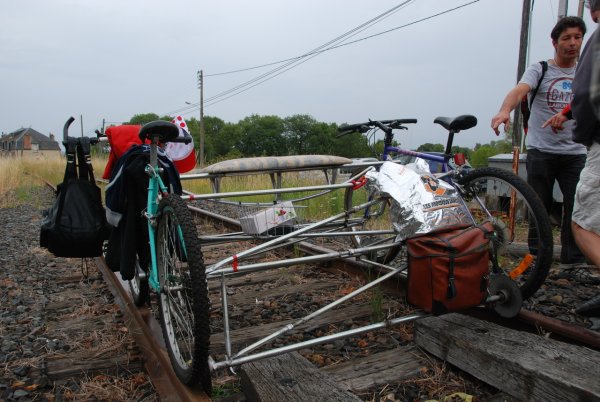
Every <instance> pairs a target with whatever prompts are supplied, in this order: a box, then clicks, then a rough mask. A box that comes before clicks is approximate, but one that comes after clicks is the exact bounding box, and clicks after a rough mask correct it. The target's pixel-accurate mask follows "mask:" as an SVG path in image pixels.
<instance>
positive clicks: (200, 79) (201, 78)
mask: <svg viewBox="0 0 600 402" xmlns="http://www.w3.org/2000/svg"><path fill="white" fill-rule="evenodd" d="M198 88H199V89H200V167H201V168H202V167H204V75H203V73H202V70H200V71H198Z"/></svg>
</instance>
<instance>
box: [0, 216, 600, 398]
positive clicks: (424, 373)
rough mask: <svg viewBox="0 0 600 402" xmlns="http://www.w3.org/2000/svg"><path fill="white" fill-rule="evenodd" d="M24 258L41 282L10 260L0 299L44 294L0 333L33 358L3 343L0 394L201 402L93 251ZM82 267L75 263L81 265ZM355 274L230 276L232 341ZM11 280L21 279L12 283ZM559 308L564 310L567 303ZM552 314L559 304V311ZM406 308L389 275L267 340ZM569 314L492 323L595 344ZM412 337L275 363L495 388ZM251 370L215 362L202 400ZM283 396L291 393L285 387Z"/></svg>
mask: <svg viewBox="0 0 600 402" xmlns="http://www.w3.org/2000/svg"><path fill="white" fill-rule="evenodd" d="M13 212H15V211H13ZM214 218H215V217H213V218H211V220H207V219H204V218H203V219H199V220H198V221H197V224H198V229H199V233H202V232H203V231H204V230H203V226H202V225H210V226H211V230H214V226H215V225H218V224H216V223H215V222H214V220H212V219H214ZM230 223H231V222H230ZM37 228H39V225H38V226H35V222H33V223H32V224H31V227H30V228H29V230H31V231H32V233H33V234H34V236H33V238H35V235H37ZM30 237H31V236H30ZM30 242H31V239H30ZM29 248H30V249H31V244H30V245H29ZM34 248H35V247H34ZM309 248H310V247H309V246H306V247H304V246H302V247H296V248H294V249H293V250H291V251H290V255H294V253H306V252H309V250H308V249H309ZM230 251H231V250H227V252H230ZM223 252H224V250H223V248H220V247H212V248H210V247H207V248H205V250H204V254H205V259H207V260H209V261H210V260H211V259H214V258H218V257H219V256H220V255H221V254H222V253H223ZM21 253H22V254H23V253H25V250H23V251H21ZM272 258H285V256H280V255H279V256H272ZM30 260H32V261H33V260H35V261H36V263H37V265H36V266H35V268H36V269H37V271H38V272H40V275H42V276H43V278H38V277H36V276H35V275H33V276H32V275H30V278H29V279H27V275H25V277H23V278H21V279H19V278H20V277H19V275H17V274H18V273H19V272H18V268H15V270H16V271H15V272H14V273H13V274H14V275H13V276H6V277H5V278H3V279H2V282H1V283H0V284H1V285H2V286H0V291H2V297H3V299H2V300H5V299H6V300H9V297H10V294H13V295H14V293H15V292H16V291H17V290H18V291H20V292H26V293H27V297H29V298H31V300H37V299H36V297H38V296H43V297H45V298H47V299H48V301H47V302H43V303H41V304H43V305H44V306H45V307H44V309H43V313H42V316H43V317H44V318H43V319H41V320H35V319H31V320H30V321H27V320H25V318H24V317H23V318H21V319H20V321H19V319H15V321H14V322H13V323H12V324H9V325H8V326H5V327H3V328H2V329H1V330H0V331H1V332H0V335H2V336H3V339H5V338H6V336H5V335H6V334H9V335H10V336H11V339H17V338H18V336H16V335H15V336H13V335H12V332H11V331H16V328H17V327H18V326H21V327H23V328H24V330H23V331H20V332H19V334H20V335H22V336H21V337H22V338H23V339H33V340H34V342H33V344H35V342H36V340H37V341H38V342H39V343H38V344H36V345H37V348H33V347H32V349H33V350H32V354H33V356H29V354H27V353H21V355H19V356H17V354H18V353H17V352H15V353H13V355H14V356H13V355H11V354H10V353H11V352H9V353H5V352H4V349H5V344H6V342H4V341H3V354H2V355H1V356H3V357H4V361H3V362H2V363H3V366H2V367H0V368H3V369H4V373H5V374H3V376H2V377H0V400H2V398H4V399H6V400H18V398H28V397H34V396H35V397H38V398H41V399H43V398H46V399H47V400H57V399H60V398H62V399H74V400H80V399H85V398H84V396H85V395H86V394H85V392H88V393H91V395H95V397H96V398H97V399H103V398H102V397H98V395H100V394H98V392H100V391H102V390H108V389H109V388H111V387H114V389H113V392H116V391H117V390H118V389H120V390H121V391H124V394H123V395H125V396H124V397H123V398H116V399H119V400H147V401H151V400H207V397H206V396H205V395H203V394H202V393H201V392H199V391H196V390H191V389H189V388H186V387H181V385H180V384H178V382H177V380H175V379H174V378H173V377H172V376H171V375H170V374H169V372H170V364H169V363H168V358H166V354H165V352H164V350H163V349H162V346H161V342H162V337H161V335H160V330H159V329H158V324H157V323H156V322H155V320H154V314H153V312H152V311H150V310H149V309H147V308H141V309H138V308H135V306H133V303H132V302H131V300H130V299H129V296H128V290H127V288H126V287H124V284H123V283H122V282H120V281H119V280H118V279H117V276H118V274H117V275H115V274H113V273H112V272H110V271H108V270H107V269H106V267H105V266H104V264H103V260H102V259H95V260H93V261H88V264H87V266H86V267H82V265H81V264H82V262H81V260H66V259H65V260H64V261H57V260H55V259H53V258H51V257H50V256H48V255H45V256H44V253H43V251H41V250H39V249H38V250H34V251H33V252H32V255H31V256H30ZM58 260H63V259H58ZM81 268H84V269H83V271H81ZM11 272H12V271H11ZM364 273H365V270H363V269H361V268H357V267H356V266H354V265H353V264H352V263H351V262H349V261H346V262H342V263H332V264H328V265H323V264H317V265H306V266H301V267H289V268H284V269H282V270H279V271H277V272H273V273H268V274H265V273H253V274H248V275H246V276H243V277H238V278H234V279H231V280H229V281H228V282H227V293H228V301H229V302H228V305H229V307H230V313H231V317H232V322H231V323H230V325H231V331H232V335H233V336H232V339H233V340H234V345H233V346H234V347H236V346H238V345H246V344H248V343H250V342H252V341H253V340H255V339H257V337H259V336H260V335H262V334H265V333H266V332H267V331H269V330H273V329H274V328H279V327H281V326H282V325H284V324H285V323H287V322H289V321H290V320H295V319H297V318H298V317H299V316H300V315H305V314H306V312H307V311H311V310H313V309H316V308H318V307H319V306H322V305H323V304H324V303H327V302H329V301H331V300H335V299H338V298H339V297H340V296H343V295H345V294H348V293H349V292H351V291H352V289H355V288H356V287H357V286H359V284H360V283H362V282H363V281H364V278H363V277H361V274H364ZM100 275H102V276H103V279H101V278H100ZM10 278H14V280H13V279H10ZM19 280H22V281H23V283H17V281H19ZM15 283H17V284H16V285H15ZM25 284H31V288H30V289H29V288H27V289H25V288H26V286H25ZM17 287H18V288H19V289H17ZM46 287H47V288H48V289H50V288H52V292H51V293H49V292H50V291H49V290H48V289H45V288H46ZM219 290H220V284H219V283H217V282H213V281H211V282H210V283H209V294H210V296H211V301H212V309H211V315H212V319H211V331H212V334H213V335H212V337H211V354H213V355H215V356H220V355H222V354H223V352H224V350H225V345H224V342H223V336H222V333H221V332H222V325H221V322H220V321H219V318H218V316H219V314H218V313H219V309H220V308H221V306H220V301H219V300H220V299H219V297H218V291H219ZM11 292H12V293H11ZM36 294H37V295H38V296H36ZM88 297H91V298H92V299H93V301H91V300H89V299H88ZM550 298H551V297H550ZM536 304H537V305H539V304H540V302H539V301H538V302H536ZM563 310H564V311H567V312H568V309H565V308H563ZM563 310H560V311H561V314H562V313H563V312H564V311H563ZM410 312H412V310H411V309H410V307H408V306H406V305H405V303H404V300H403V296H402V283H401V282H399V281H396V282H394V283H390V284H388V285H386V286H382V287H380V288H377V289H374V290H373V291H372V292H371V293H370V294H366V295H364V296H361V297H360V298H359V299H358V300H356V301H355V302H354V303H352V304H351V305H348V306H343V307H341V308H340V309H336V310H333V311H332V312H331V313H330V314H329V315H325V316H322V317H320V318H319V320H317V321H314V322H310V323H308V324H306V325H305V326H304V327H302V328H299V330H298V331H295V332H293V333H291V334H288V335H286V336H287V338H288V339H278V340H276V341H275V344H274V345H273V346H275V347H278V346H282V345H284V344H285V342H286V341H287V340H294V341H297V340H301V339H310V338H312V337H316V336H322V335H327V334H328V333H329V332H330V331H333V330H336V331H338V330H340V329H342V330H344V329H352V328H353V327H356V326H358V325H362V324H363V323H368V322H370V321H371V320H372V319H373V318H381V316H382V315H383V316H384V317H387V316H391V315H405V314H407V313H410ZM24 313H25V312H24ZM473 314H474V315H477V316H479V317H480V318H483V319H488V320H491V318H490V317H489V315H487V314H486V313H485V312H481V311H479V310H476V311H475V312H474V313H473ZM5 316H7V314H5V313H4V312H0V318H3V317H5ZM579 321H581V320H580V319H579ZM4 322H5V321H3V323H4ZM573 322H575V323H576V324H573V323H569V322H566V321H565V320H556V319H552V318H549V317H544V316H542V315H540V314H539V313H536V312H527V311H524V312H522V313H521V315H520V316H519V320H511V321H510V322H500V323H501V324H503V325H511V326H513V327H515V326H516V327H517V329H518V330H529V331H532V330H533V331H537V332H538V333H541V334H543V335H546V336H545V337H540V342H544V341H545V339H546V337H549V336H548V334H552V336H559V337H560V338H561V339H562V340H566V341H567V342H572V343H577V344H579V345H585V346H586V347H588V348H592V349H596V350H598V349H600V341H599V339H600V337H599V336H598V333H597V332H596V331H590V330H588V329H586V328H584V326H583V325H587V326H593V324H594V323H593V322H592V323H591V325H590V322H578V319H574V320H573ZM413 334H414V330H413V326H412V324H407V325H402V326H396V327H391V328H383V329H379V330H376V331H372V332H368V333H366V334H361V335H356V336H352V337H349V338H348V339H345V340H336V341H332V342H330V343H326V344H323V345H320V346H313V347H310V348H307V349H303V350H301V351H299V353H298V354H293V355H287V356H288V357H285V356H286V355H284V356H283V357H282V358H281V359H282V361H284V362H285V361H286V360H287V359H288V358H290V359H291V357H290V356H292V357H293V358H294V359H299V360H298V361H308V362H310V363H311V364H312V365H313V366H314V367H316V368H317V369H318V371H319V373H320V375H322V376H323V377H325V378H332V379H333V381H334V382H335V383H337V384H338V385H339V387H340V388H343V389H348V390H350V391H351V393H352V394H353V395H356V396H358V397H359V398H360V399H362V400H369V401H379V400H384V399H385V398H388V399H389V400H419V399H431V398H434V399H435V398H440V397H442V396H444V395H450V394H454V393H457V392H463V393H465V394H469V395H473V396H475V397H477V398H479V400H485V399H487V398H491V397H493V396H494V395H496V394H498V393H499V391H498V389H497V388H494V387H491V386H489V385H487V384H486V383H484V382H482V381H479V380H477V379H475V378H474V377H472V376H471V375H468V374H464V373H462V372H461V371H460V370H457V369H455V368H453V367H452V366H450V365H448V364H446V363H444V362H443V361H442V360H439V359H436V358H434V357H432V356H431V355H429V354H427V353H425V352H424V351H423V350H421V349H419V348H418V347H417V346H416V345H415V343H414V338H413ZM108 339H111V340H110V341H109V340H108ZM107 342H108V344H107ZM42 343H44V344H42ZM24 344H25V343H24V341H23V343H20V342H14V345H13V347H14V348H15V349H19V348H20V350H21V351H22V350H27V349H24V347H23V345H24ZM28 359H29V360H28ZM274 360H276V359H269V361H270V362H271V364H274V363H272V361H274ZM293 361H296V360H293ZM277 364H283V363H281V362H279V363H277ZM297 364H298V365H300V364H301V363H297ZM277 367H280V366H277ZM261 370H263V373H264V370H265V368H264V366H261V364H260V362H258V363H256V364H255V363H251V364H247V365H245V366H243V367H242V368H240V369H236V373H235V374H233V373H231V372H230V371H228V370H225V369H221V370H218V371H217V372H215V373H214V376H213V383H214V387H215V393H214V394H213V398H214V399H215V400H218V399H223V400H228V401H233V400H245V399H246V395H244V392H246V393H247V392H248V389H249V387H250V389H252V387H258V385H257V383H256V380H255V379H253V378H252V376H253V375H254V376H256V375H257V374H258V373H260V372H261ZM0 372H1V370H0ZM242 383H243V386H242ZM88 385H89V387H88ZM85 387H88V388H85ZM94 387H96V388H94ZM19 391H20V392H19ZM322 391H324V395H323V398H324V399H323V400H328V398H327V394H328V392H329V393H331V390H322ZM94 392H96V394H94ZM289 396H290V400H291V399H292V398H291V394H290V395H289ZM11 398H12V399H11ZM23 400H26V399H23ZM300 400H301V399H300Z"/></svg>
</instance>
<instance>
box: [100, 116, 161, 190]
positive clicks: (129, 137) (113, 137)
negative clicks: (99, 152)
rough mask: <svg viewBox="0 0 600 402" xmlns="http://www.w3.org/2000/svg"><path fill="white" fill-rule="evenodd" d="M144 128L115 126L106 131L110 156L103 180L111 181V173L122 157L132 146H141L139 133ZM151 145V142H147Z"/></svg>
mask: <svg viewBox="0 0 600 402" xmlns="http://www.w3.org/2000/svg"><path fill="white" fill-rule="evenodd" d="M141 128H142V126H139V125H122V126H113V127H109V128H107V129H106V133H105V134H106V136H107V137H108V143H109V144H110V154H109V155H108V162H107V163H106V167H105V168H104V173H103V174H102V178H103V179H109V178H110V173H111V170H112V168H113V166H114V165H115V163H116V162H117V159H119V158H120V157H121V155H123V154H124V153H125V152H127V150H128V149H129V148H131V146H132V145H139V144H141V143H142V140H140V137H139V133H140V129H141ZM146 143H147V144H149V143H150V142H149V141H146Z"/></svg>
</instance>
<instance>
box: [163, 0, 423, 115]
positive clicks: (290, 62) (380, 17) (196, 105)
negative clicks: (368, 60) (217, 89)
mask: <svg viewBox="0 0 600 402" xmlns="http://www.w3.org/2000/svg"><path fill="white" fill-rule="evenodd" d="M414 1H415V0H406V1H404V2H402V3H400V4H398V5H397V6H394V7H392V8H391V9H389V10H387V11H385V12H384V13H382V14H379V15H378V16H376V17H374V18H372V19H370V20H369V21H367V22H365V23H363V24H361V25H359V26H358V27H355V28H353V29H351V30H350V31H347V32H346V33H344V34H342V35H340V36H338V37H336V38H335V39H332V40H330V41H328V42H327V43H325V44H323V45H321V46H319V47H317V48H316V49H313V50H311V51H309V52H307V53H305V54H303V55H301V56H298V57H295V58H292V59H288V62H287V63H286V64H284V65H283V66H279V67H277V68H275V69H273V70H271V71H268V72H266V73H264V74H261V75H259V76H257V77H255V78H253V79H251V80H249V81H246V82H244V83H242V84H239V85H237V86H235V87H233V88H230V89H228V90H226V91H223V92H221V93H219V94H217V95H214V96H212V97H209V98H207V99H206V100H205V101H206V103H207V105H210V104H214V103H216V102H212V103H211V101H215V100H216V99H218V98H221V97H223V96H225V95H228V94H230V93H232V92H235V91H237V90H240V89H242V88H244V87H247V86H248V85H251V84H253V83H255V82H257V81H260V80H262V81H260V82H258V83H257V84H255V85H252V86H250V87H249V88H247V89H250V88H252V87H254V86H256V85H258V84H260V83H261V82H264V81H267V80H268V79H270V78H267V77H269V76H270V75H273V74H275V73H277V72H278V71H280V70H283V69H285V70H284V71H287V70H289V69H290V68H292V67H289V66H291V65H294V64H296V63H297V64H296V65H300V64H302V63H303V62H300V60H302V59H304V58H306V57H310V58H312V57H314V56H316V55H318V54H320V53H322V49H323V48H325V47H327V46H329V45H330V44H332V43H336V42H340V41H342V40H344V38H346V39H347V37H352V36H354V35H357V34H358V33H360V32H362V31H364V30H365V29H367V28H369V27H370V26H372V25H374V24H375V23H377V22H379V21H381V20H383V19H384V18H387V17H388V16H390V15H392V14H393V13H395V12H397V11H398V10H400V9H401V8H404V7H405V6H407V5H408V4H410V3H412V2H414ZM280 63H281V62H280ZM275 64H279V63H275ZM286 67H289V68H286ZM280 74H281V73H278V74H275V75H273V76H272V77H271V78H274V77H276V76H277V75H280ZM207 76H208V75H207ZM247 89H246V90H247ZM244 91H245V90H242V91H239V92H238V93H241V92H244ZM236 94H237V93H236ZM236 94H234V95H236ZM230 97H231V96H228V97H227V98H225V99H228V98H230ZM199 105H200V104H199V103H193V104H190V106H188V107H183V108H180V109H177V110H174V111H172V112H169V113H168V114H172V113H177V112H180V114H189V113H192V112H194V111H195V110H197V109H198V108H199Z"/></svg>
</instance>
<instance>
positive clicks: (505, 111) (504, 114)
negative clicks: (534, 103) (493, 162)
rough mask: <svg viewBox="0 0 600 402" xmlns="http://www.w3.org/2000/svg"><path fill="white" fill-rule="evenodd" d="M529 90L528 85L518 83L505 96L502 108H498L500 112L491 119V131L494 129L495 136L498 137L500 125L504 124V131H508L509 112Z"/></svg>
mask: <svg viewBox="0 0 600 402" xmlns="http://www.w3.org/2000/svg"><path fill="white" fill-rule="evenodd" d="M530 90H531V87H530V86H529V85H527V84H524V83H520V84H518V85H517V86H516V87H514V88H513V89H511V90H510V91H509V92H508V94H506V97H505V98H504V101H503V102H502V106H500V111H499V112H498V114H496V115H495V116H494V117H493V118H492V129H494V132H495V133H496V135H500V130H499V127H500V125H501V124H504V131H505V132H506V131H508V128H509V123H510V112H512V111H513V110H514V109H515V108H516V107H517V106H518V105H519V104H520V103H521V99H523V97H524V96H525V95H527V93H529V91H530Z"/></svg>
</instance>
